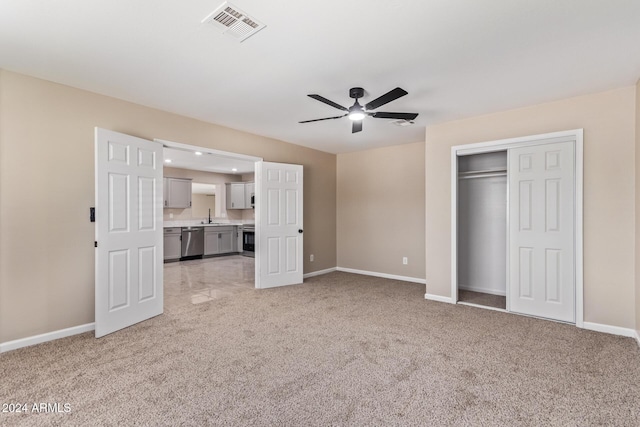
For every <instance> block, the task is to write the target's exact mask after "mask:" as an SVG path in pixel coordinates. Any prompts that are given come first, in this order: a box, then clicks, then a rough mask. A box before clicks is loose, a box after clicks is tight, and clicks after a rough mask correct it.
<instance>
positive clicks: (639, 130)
mask: <svg viewBox="0 0 640 427" xmlns="http://www.w3.org/2000/svg"><path fill="white" fill-rule="evenodd" d="M635 107H636V129H635V130H636V158H635V161H636V206H635V207H636V210H635V213H636V265H635V267H636V268H635V272H636V334H637V339H639V340H640V80H638V82H637V83H636V105H635ZM638 344H640V341H639V342H638Z"/></svg>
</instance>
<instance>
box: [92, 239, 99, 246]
mask: <svg viewBox="0 0 640 427" xmlns="http://www.w3.org/2000/svg"><path fill="white" fill-rule="evenodd" d="M93 247H94V248H97V247H98V241H97V240H96V241H94V242H93Z"/></svg>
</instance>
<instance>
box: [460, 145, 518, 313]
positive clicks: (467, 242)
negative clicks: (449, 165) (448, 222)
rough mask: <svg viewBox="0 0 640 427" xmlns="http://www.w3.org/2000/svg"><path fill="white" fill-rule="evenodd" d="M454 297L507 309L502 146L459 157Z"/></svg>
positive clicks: (505, 179)
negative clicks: (456, 257)
mask: <svg viewBox="0 0 640 427" xmlns="http://www.w3.org/2000/svg"><path fill="white" fill-rule="evenodd" d="M457 180H458V200H457V205H458V254H457V256H458V301H459V302H464V303H468V304H473V305H481V306H486V307H493V308H496V309H503V310H506V308H507V305H506V304H507V303H506V295H507V294H506V292H507V266H506V262H507V210H508V209H507V151H506V150H501V151H493V152H487V153H478V154H468V155H465V156H459V157H458V177H457Z"/></svg>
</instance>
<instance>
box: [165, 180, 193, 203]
mask: <svg viewBox="0 0 640 427" xmlns="http://www.w3.org/2000/svg"><path fill="white" fill-rule="evenodd" d="M164 207H165V208H178V209H185V208H190V207H191V180H190V179H185V178H164Z"/></svg>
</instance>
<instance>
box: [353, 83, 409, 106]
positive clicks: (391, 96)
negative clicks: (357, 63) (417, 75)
mask: <svg viewBox="0 0 640 427" xmlns="http://www.w3.org/2000/svg"><path fill="white" fill-rule="evenodd" d="M408 93H409V92H407V91H406V90H404V89H401V88H399V87H397V88H395V89H393V90H390V91H389V92H387V93H385V94H384V95H382V96H380V97H378V98H376V99H374V100H373V101H371V102H369V103H368V104H366V105H365V106H364V108H365V109H367V110H375V109H376V108H378V107H381V106H383V105H384V104H388V103H389V102H391V101H395V100H396V99H398V98H400V97H403V96H405V95H406V94H408Z"/></svg>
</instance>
